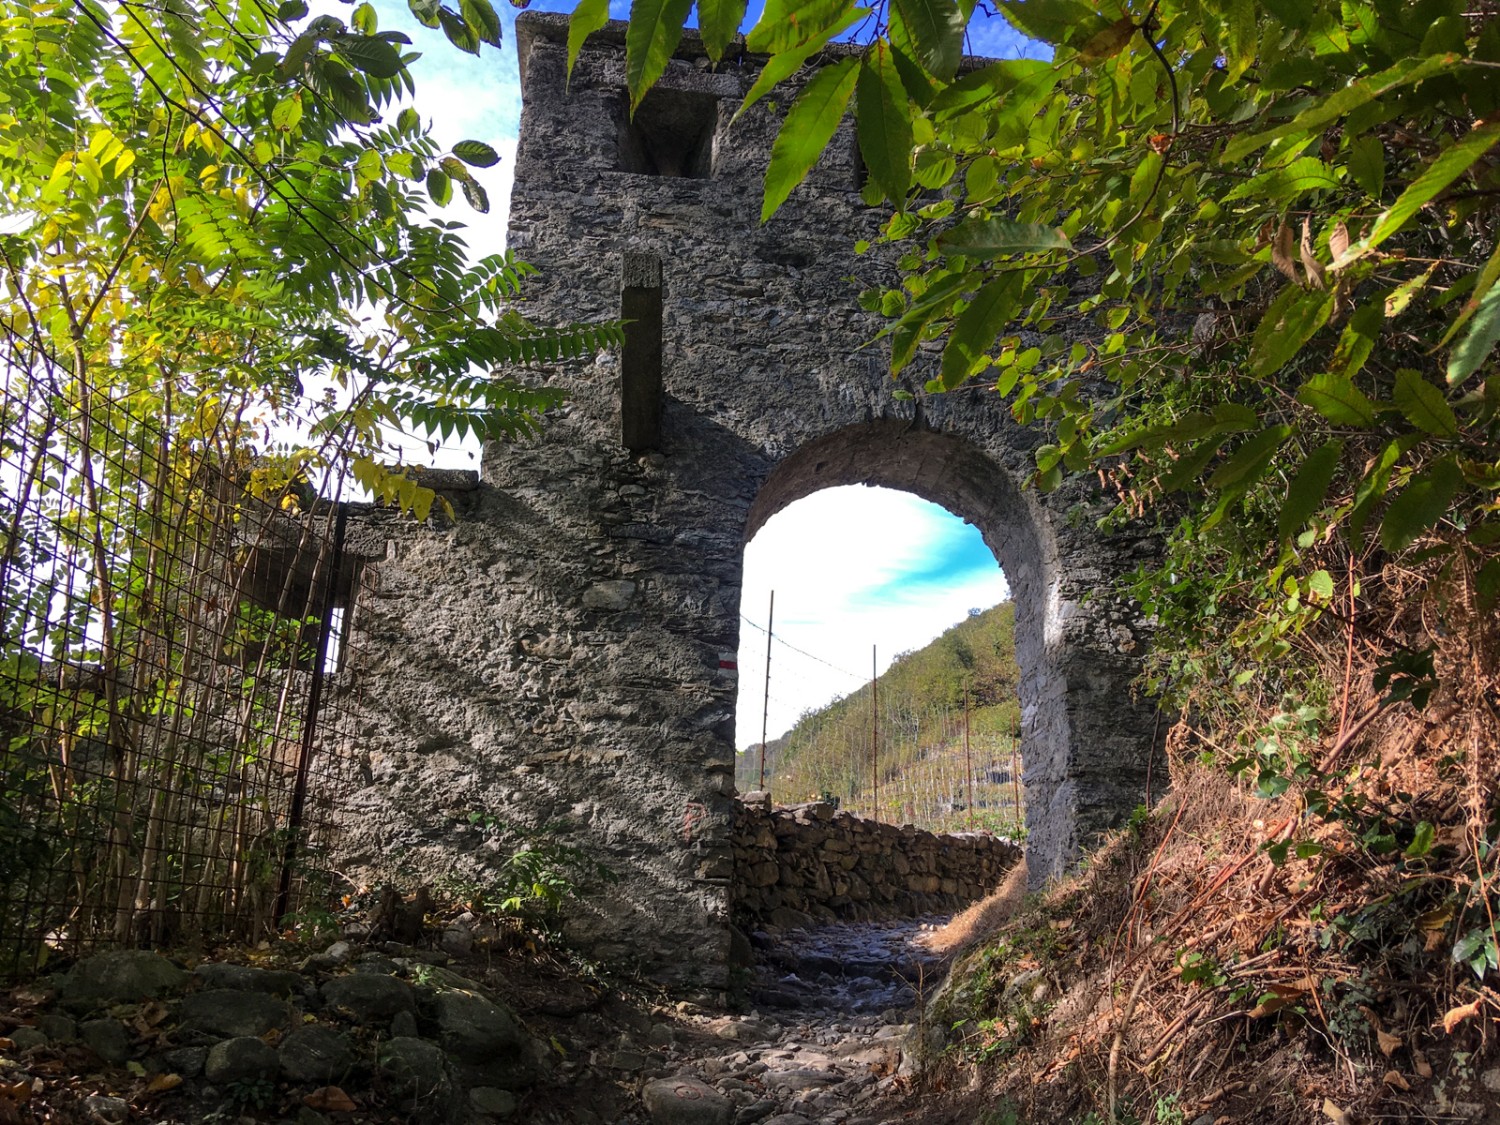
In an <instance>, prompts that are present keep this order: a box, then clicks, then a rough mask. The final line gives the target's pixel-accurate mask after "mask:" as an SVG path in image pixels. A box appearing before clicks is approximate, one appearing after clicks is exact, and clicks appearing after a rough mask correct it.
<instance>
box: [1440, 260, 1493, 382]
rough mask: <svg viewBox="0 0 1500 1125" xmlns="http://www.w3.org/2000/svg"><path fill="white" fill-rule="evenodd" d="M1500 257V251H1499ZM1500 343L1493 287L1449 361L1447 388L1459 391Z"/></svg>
mask: <svg viewBox="0 0 1500 1125" xmlns="http://www.w3.org/2000/svg"><path fill="white" fill-rule="evenodd" d="M1496 254H1497V255H1500V249H1497V250H1496ZM1497 340H1500V285H1491V286H1490V289H1489V292H1487V293H1486V294H1485V295H1484V297H1483V298H1482V299H1481V300H1480V302H1479V306H1478V308H1477V309H1476V310H1475V312H1474V317H1473V320H1472V321H1471V322H1470V324H1469V330H1468V331H1467V332H1466V333H1464V338H1463V339H1462V340H1460V341H1459V342H1458V343H1457V344H1456V345H1454V348H1453V351H1452V353H1451V354H1450V355H1449V357H1448V385H1449V386H1450V387H1456V386H1458V384H1460V383H1462V382H1463V381H1464V380H1465V379H1467V378H1468V377H1469V376H1470V375H1472V374H1474V372H1475V371H1477V370H1479V365H1480V364H1481V363H1483V362H1484V361H1485V360H1486V359H1488V358H1489V354H1490V352H1491V351H1493V350H1494V348H1495V342H1496V341H1497Z"/></svg>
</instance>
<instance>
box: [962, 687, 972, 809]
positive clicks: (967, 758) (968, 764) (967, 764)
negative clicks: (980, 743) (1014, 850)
mask: <svg viewBox="0 0 1500 1125" xmlns="http://www.w3.org/2000/svg"><path fill="white" fill-rule="evenodd" d="M964 776H965V777H967V778H968V779H969V831H970V832H972V831H974V758H973V756H972V755H971V754H970V753H969V685H968V684H965V685H964Z"/></svg>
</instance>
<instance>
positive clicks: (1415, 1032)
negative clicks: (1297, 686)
mask: <svg viewBox="0 0 1500 1125" xmlns="http://www.w3.org/2000/svg"><path fill="white" fill-rule="evenodd" d="M1443 608H1444V610H1445V616H1444V618H1443V619H1442V621H1441V622H1435V621H1433V614H1434V608H1433V606H1432V605H1431V604H1430V603H1429V604H1427V605H1425V606H1424V616H1425V617H1426V618H1427V620H1426V621H1425V622H1423V623H1422V624H1423V625H1426V626H1427V627H1426V628H1425V629H1423V631H1422V633H1423V635H1421V636H1416V635H1415V630H1409V631H1407V632H1406V633H1405V636H1406V637H1408V638H1411V643H1412V645H1413V647H1415V645H1416V644H1419V643H1420V644H1424V645H1425V644H1427V643H1429V642H1434V643H1435V644H1436V647H1437V656H1438V664H1439V670H1440V673H1441V678H1442V683H1443V687H1442V689H1441V690H1440V692H1439V693H1438V694H1436V695H1435V696H1434V697H1433V699H1432V701H1431V703H1430V704H1429V705H1428V706H1427V707H1426V708H1425V709H1423V710H1420V711H1418V710H1415V709H1413V708H1412V707H1411V706H1409V705H1408V704H1405V703H1400V704H1396V705H1394V706H1388V707H1384V708H1381V707H1380V706H1379V693H1378V692H1376V690H1375V689H1374V687H1373V684H1372V678H1371V672H1372V669H1373V667H1374V665H1375V664H1376V662H1377V661H1378V659H1379V653H1378V652H1377V651H1375V650H1373V649H1371V650H1370V651H1367V652H1356V653H1355V655H1354V658H1353V659H1352V660H1348V661H1347V662H1346V661H1345V660H1344V659H1342V658H1343V657H1344V653H1339V654H1338V655H1339V657H1340V658H1341V659H1340V660H1339V667H1338V668H1337V671H1336V675H1335V679H1334V682H1335V683H1338V682H1340V681H1342V682H1343V683H1344V684H1346V685H1348V690H1349V694H1350V696H1351V700H1350V702H1349V704H1348V705H1347V706H1345V707H1344V708H1342V710H1343V716H1342V717H1341V718H1340V719H1339V724H1338V729H1335V730H1331V731H1329V732H1328V733H1327V734H1326V736H1325V737H1324V739H1323V741H1322V743H1321V744H1319V745H1318V746H1316V747H1314V750H1315V754H1314V755H1313V756H1314V757H1315V759H1317V760H1318V764H1319V765H1320V766H1321V767H1322V769H1323V770H1324V771H1328V772H1326V773H1325V774H1324V775H1323V776H1321V777H1317V776H1315V777H1314V778H1312V779H1311V781H1310V782H1309V783H1305V784H1303V783H1299V784H1297V785H1294V786H1293V788H1292V789H1291V790H1289V791H1288V793H1287V794H1286V795H1285V796H1283V797H1281V798H1279V799H1276V800H1270V801H1268V800H1262V799H1258V798H1256V797H1255V796H1253V795H1252V793H1251V785H1252V783H1253V777H1250V776H1248V775H1243V774H1242V775H1240V777H1239V778H1238V779H1237V778H1235V777H1233V776H1231V775H1230V774H1229V773H1228V772H1226V771H1225V770H1224V769H1223V768H1222V766H1223V764H1224V762H1226V761H1228V760H1229V757H1230V756H1231V754H1233V753H1235V748H1234V747H1233V745H1232V744H1231V745H1230V746H1229V747H1225V746H1222V745H1216V744H1215V743H1214V742H1213V736H1212V734H1211V733H1207V732H1202V731H1198V730H1194V729H1193V728H1192V727H1190V726H1188V725H1187V724H1186V723H1184V724H1181V725H1179V727H1178V728H1177V729H1176V730H1175V731H1174V732H1173V745H1172V751H1173V752H1172V755H1171V757H1172V760H1173V779H1172V782H1173V784H1172V793H1171V796H1169V797H1168V798H1167V799H1166V800H1165V801H1163V802H1162V804H1161V805H1159V806H1158V807H1157V809H1156V810H1155V811H1154V813H1153V815H1152V816H1151V818H1150V819H1149V821H1148V822H1147V823H1146V824H1145V825H1143V826H1142V827H1141V828H1140V829H1139V830H1138V831H1122V832H1120V833H1118V834H1117V835H1116V836H1115V837H1113V838H1112V839H1110V840H1109V841H1107V842H1106V843H1105V844H1104V845H1103V846H1102V847H1101V848H1099V849H1098V850H1097V851H1096V852H1095V853H1094V854H1092V855H1091V856H1090V857H1089V862H1088V865H1087V867H1086V869H1085V870H1084V871H1082V872H1080V873H1078V874H1075V875H1073V876H1071V877H1070V878H1068V879H1067V880H1065V881H1064V882H1062V883H1060V884H1059V885H1057V886H1055V887H1054V888H1052V889H1051V890H1050V891H1049V892H1048V893H1047V894H1046V895H1044V896H1041V897H1039V898H1037V899H1033V900H1029V901H1026V902H1023V901H1022V894H1023V892H1024V877H1023V876H1017V875H1015V874H1014V873H1013V878H1012V880H1010V881H1008V882H1007V884H1006V886H1005V887H1003V888H1001V890H1000V891H998V892H996V894H995V895H993V896H991V897H990V898H989V899H986V900H985V901H983V902H981V903H979V904H977V905H976V906H974V907H972V908H970V910H968V911H966V912H965V913H964V914H963V915H960V916H959V917H958V918H956V919H955V920H954V921H953V922H952V923H951V924H950V926H949V927H947V928H946V929H944V930H942V931H938V932H937V933H935V934H934V935H933V936H932V939H931V943H932V947H933V948H935V949H941V950H943V951H953V952H954V953H955V954H956V955H958V956H960V957H961V958H962V959H961V960H960V961H959V963H958V966H957V968H956V969H955V972H954V976H955V982H954V985H953V987H951V988H950V989H949V990H948V993H947V995H946V1001H945V1002H946V1003H948V1004H949V1005H950V1008H949V1009H948V1010H946V1011H944V1012H941V1013H938V1015H939V1016H940V1017H941V1018H942V1019H943V1021H944V1022H945V1025H946V1026H950V1027H951V1026H953V1025H955V1024H959V1025H960V1028H959V1031H958V1033H957V1035H956V1036H955V1037H954V1038H955V1039H956V1040H957V1044H956V1046H957V1048H958V1049H957V1050H956V1051H954V1052H951V1053H950V1056H949V1058H950V1062H949V1063H948V1065H947V1068H946V1069H945V1068H943V1067H939V1068H938V1069H937V1070H936V1071H935V1072H934V1078H933V1080H934V1082H935V1084H936V1085H937V1086H939V1087H944V1086H946V1087H947V1088H949V1089H950V1090H956V1089H957V1088H959V1087H971V1086H972V1085H973V1084H976V1083H977V1084H978V1085H979V1086H980V1088H981V1090H982V1094H981V1095H979V1097H978V1099H977V1100H976V1101H975V1108H976V1109H978V1108H979V1107H980V1106H981V1105H988V1106H993V1105H994V1104H995V1103H996V1102H997V1101H1008V1102H1010V1103H1011V1105H1012V1106H1013V1107H1014V1108H1015V1109H1016V1111H1017V1112H1018V1113H1019V1117H1018V1119H1019V1120H1022V1121H1053V1120H1056V1121H1065V1120H1069V1121H1070V1120H1080V1119H1083V1118H1084V1117H1086V1115H1088V1114H1094V1115H1096V1117H1095V1119H1096V1120H1099V1121H1103V1122H1109V1121H1120V1122H1129V1121H1151V1122H1155V1121H1157V1120H1172V1121H1175V1120H1184V1121H1194V1120H1196V1119H1197V1118H1198V1117H1200V1116H1202V1115H1205V1114H1207V1115H1208V1116H1209V1117H1210V1119H1211V1120H1213V1121H1215V1122H1217V1123H1221V1125H1223V1123H1228V1122H1238V1121H1245V1122H1256V1123H1257V1125H1259V1123H1265V1125H1283V1123H1284V1125H1313V1123H1315V1122H1316V1123H1319V1125H1326V1123H1327V1122H1329V1121H1350V1122H1358V1123H1364V1122H1373V1121H1430V1122H1440V1121H1441V1122H1451V1121H1471V1120H1472V1121H1500V1065H1497V1064H1500V1059H1497V1058H1496V1054H1497V1052H1496V1050H1495V1048H1496V1044H1497V1040H1500V1034H1497V1032H1500V992H1497V991H1496V989H1495V987H1494V985H1495V981H1496V974H1495V973H1493V972H1491V973H1489V974H1487V975H1486V976H1485V977H1478V976H1476V975H1475V974H1474V973H1473V972H1472V971H1471V970H1470V969H1469V967H1468V966H1467V965H1463V964H1459V963H1456V961H1455V958H1454V956H1453V951H1454V948H1455V945H1456V944H1458V943H1460V942H1461V941H1463V940H1464V939H1465V937H1466V936H1467V935H1471V934H1472V933H1473V932H1475V927H1476V925H1478V926H1479V929H1480V931H1481V932H1482V931H1483V930H1484V929H1485V927H1486V922H1485V918H1486V914H1485V910H1484V903H1485V902H1486V900H1488V901H1489V902H1491V903H1493V902H1494V901H1495V897H1494V896H1495V888H1496V886H1497V883H1496V880H1497V879H1500V867H1497V862H1496V856H1497V851H1500V849H1494V848H1492V847H1491V845H1490V843H1489V841H1491V840H1493V838H1494V835H1495V833H1496V827H1495V824H1496V820H1497V805H1500V794H1497V785H1500V776H1497V775H1500V769H1497V764H1496V763H1497V759H1500V717H1497V715H1496V706H1497V703H1496V701H1497V700H1500V694H1497V686H1500V681H1497V677H1496V670H1495V663H1494V660H1493V659H1492V656H1491V654H1493V653H1494V652H1495V651H1496V649H1495V648H1494V647H1493V646H1492V645H1491V644H1490V643H1489V641H1490V640H1491V639H1492V634H1493V631H1494V625H1495V623H1494V621H1493V619H1485V620H1476V619H1474V618H1466V617H1465V615H1463V614H1462V613H1459V612H1456V610H1455V606H1454V605H1453V604H1452V603H1449V604H1447V605H1445V606H1444V607H1443ZM1482 634H1485V635H1484V636H1481V635H1482ZM1350 648H1351V650H1352V649H1353V646H1350ZM1335 698H1337V696H1335ZM1335 713H1336V714H1337V713H1338V712H1337V711H1336V712H1335ZM1225 741H1227V740H1225ZM1204 750H1214V751H1216V753H1217V754H1218V761H1217V763H1215V764H1212V765H1204V764H1202V763H1201V762H1200V761H1199V755H1200V754H1201V753H1202V752H1203V751H1204ZM1240 752H1243V751H1240ZM1315 789H1319V790H1321V791H1322V792H1324V793H1326V795H1327V797H1328V799H1329V800H1331V801H1334V802H1337V801H1338V800H1339V799H1340V798H1348V799H1349V800H1350V801H1351V802H1353V807H1354V808H1355V809H1357V812H1355V813H1353V814H1350V815H1346V816H1344V817H1341V818H1333V819H1326V818H1323V817H1321V816H1317V815H1314V814H1313V813H1312V812H1310V811H1309V809H1308V802H1309V800H1310V799H1312V798H1313V796H1314V790H1315ZM1421 822H1426V823H1427V824H1428V825H1429V826H1430V827H1431V832H1432V840H1433V844H1432V847H1431V849H1430V851H1428V852H1426V854H1422V851H1421V849H1420V848H1412V847H1411V845H1409V843H1408V841H1409V839H1410V838H1411V832H1412V829H1413V828H1414V827H1415V826H1416V825H1418V824H1419V823H1421ZM1392 826H1394V827H1393V828H1392ZM1403 826H1404V827H1403ZM1387 830H1392V831H1395V832H1396V833H1397V834H1398V835H1397V837H1396V838H1395V839H1394V840H1392V841H1390V842H1387V843H1384V844H1382V843H1381V842H1380V840H1379V834H1380V833H1382V832H1386V831H1387ZM1282 843H1286V844H1288V845H1289V847H1288V854H1287V855H1286V857H1285V859H1284V861H1283V862H1280V863H1277V862H1273V859H1272V857H1271V855H1270V854H1268V849H1274V848H1275V847H1276V845H1278V844H1282ZM1298 845H1301V846H1302V847H1301V853H1302V854H1301V855H1300V856H1299V853H1298V848H1297V846H1298ZM1408 853H1410V854H1408ZM1488 928H1489V932H1490V933H1491V934H1493V932H1494V922H1493V919H1492V918H1491V919H1490V921H1489V922H1488ZM1022 972H1026V973H1027V974H1028V975H1027V976H1026V977H1025V978H1021V977H1020V976H1019V974H1020V973H1022ZM1018 979H1024V980H1026V982H1027V983H1026V985H1025V986H1024V988H1018V987H1017V986H1016V985H1014V984H1013V983H1012V982H1014V981H1017V980H1018ZM1035 982H1040V983H1039V984H1038V983H1035ZM955 1058H956V1059H959V1060H962V1061H953V1060H954V1059H955ZM1163 1112H1165V1113H1167V1116H1165V1117H1162V1116H1160V1115H1161V1114H1162V1113H1163ZM1178 1113H1180V1114H1181V1115H1182V1116H1181V1117H1180V1118H1179V1117H1177V1116H1174V1115H1175V1114H1178Z"/></svg>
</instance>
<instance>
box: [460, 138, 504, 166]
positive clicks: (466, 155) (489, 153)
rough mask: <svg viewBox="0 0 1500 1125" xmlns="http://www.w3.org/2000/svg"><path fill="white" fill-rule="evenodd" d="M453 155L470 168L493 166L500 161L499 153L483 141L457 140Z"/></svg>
mask: <svg viewBox="0 0 1500 1125" xmlns="http://www.w3.org/2000/svg"><path fill="white" fill-rule="evenodd" d="M453 155H454V156H456V157H458V158H459V159H460V160H462V161H463V162H464V163H465V164H467V165H469V166H470V167H471V168H493V167H494V166H495V165H496V164H499V163H500V154H499V153H498V152H496V151H495V150H494V149H493V148H491V147H490V146H489V145H487V144H485V143H484V142H483V141H459V142H458V144H456V145H454V146H453Z"/></svg>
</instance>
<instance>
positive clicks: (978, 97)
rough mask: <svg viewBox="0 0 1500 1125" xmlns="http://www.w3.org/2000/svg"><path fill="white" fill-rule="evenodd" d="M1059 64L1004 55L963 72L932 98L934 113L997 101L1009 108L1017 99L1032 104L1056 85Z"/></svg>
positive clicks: (944, 114)
mask: <svg viewBox="0 0 1500 1125" xmlns="http://www.w3.org/2000/svg"><path fill="white" fill-rule="evenodd" d="M1061 75H1062V69H1061V68H1060V67H1056V66H1053V65H1052V64H1051V63H1049V62H1043V61H1042V60H1040V59H1003V60H1001V61H999V62H993V63H990V64H989V65H988V66H985V67H981V68H980V69H978V70H975V71H972V72H970V73H968V74H963V75H960V76H959V78H958V80H957V81H956V82H954V83H953V85H951V86H948V87H946V88H945V89H943V90H942V91H940V92H939V93H938V95H937V96H936V97H935V98H933V99H932V103H931V107H930V108H931V110H932V114H933V117H934V118H936V119H939V120H941V119H943V118H946V117H952V116H955V115H957V114H960V113H962V112H964V111H965V110H967V109H971V108H973V107H974V106H978V105H981V104H985V105H987V104H990V103H998V104H1001V105H1003V106H1004V107H1005V108H1006V109H1007V111H1008V110H1009V109H1010V108H1011V107H1012V106H1013V105H1015V104H1016V103H1017V102H1018V101H1019V102H1021V103H1024V104H1031V103H1032V102H1033V101H1036V100H1040V98H1041V97H1044V96H1045V95H1046V94H1047V93H1050V92H1051V90H1052V88H1053V87H1054V86H1056V85H1057V83H1058V80H1059V78H1060V77H1061Z"/></svg>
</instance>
